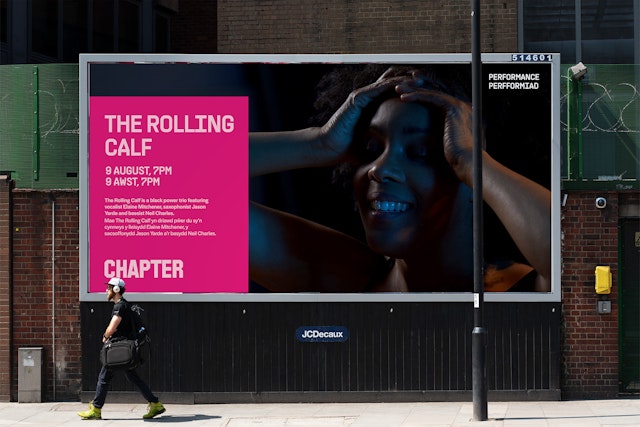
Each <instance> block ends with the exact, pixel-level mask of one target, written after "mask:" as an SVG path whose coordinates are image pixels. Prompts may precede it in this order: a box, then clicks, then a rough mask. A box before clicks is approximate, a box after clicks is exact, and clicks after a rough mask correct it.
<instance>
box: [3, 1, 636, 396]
mask: <svg viewBox="0 0 640 427" xmlns="http://www.w3.org/2000/svg"><path fill="white" fill-rule="evenodd" d="M530 3H534V2H524V1H522V0H519V1H516V0H508V1H501V2H495V1H485V2H482V8H481V19H482V28H481V31H482V41H481V47H482V51H483V52H542V51H544V52H560V53H561V54H562V63H563V64H565V65H566V66H567V67H568V66H571V65H574V64H576V63H578V62H582V63H584V64H586V66H587V68H588V71H587V74H586V76H585V77H584V78H583V79H582V80H579V81H573V80H571V78H570V77H569V76H568V75H567V76H563V82H562V86H563V100H562V105H563V115H562V118H561V122H562V139H563V163H562V165H561V169H562V170H561V175H562V198H563V200H562V208H561V211H562V224H561V228H562V274H561V276H562V278H561V282H562V283H561V289H562V303H561V304H556V303H549V304H546V303H545V304H536V305H516V306H514V307H506V306H495V307H492V308H490V309H489V314H488V322H489V330H490V333H491V330H492V329H493V330H494V331H496V332H499V334H498V333H496V335H494V338H491V339H490V350H489V351H490V353H491V354H492V356H491V362H492V363H493V365H491V366H494V367H500V368H495V369H494V368H492V369H491V370H490V371H489V372H488V374H489V386H490V395H489V396H490V398H521V397H522V396H524V395H529V396H533V397H534V398H550V399H555V398H560V397H563V398H577V397H583V398H596V397H599V398H602V397H614V396H617V395H619V394H624V393H635V392H638V391H640V371H639V369H638V368H637V366H640V360H639V358H640V342H638V339H637V337H636V336H637V332H638V331H637V328H638V326H637V325H638V324H639V323H638V319H637V318H636V317H634V316H636V314H637V313H639V312H640V310H639V308H640V307H639V305H640V297H639V295H640V294H639V292H638V289H640V278H639V273H638V272H639V271H640V263H639V258H638V248H639V247H640V243H638V236H639V235H640V228H639V227H640V196H639V188H640V186H639V184H638V175H639V174H640V162H639V161H638V159H639V157H640V155H639V154H640V136H639V135H640V120H639V119H638V117H639V113H638V111H639V109H638V97H637V88H638V85H639V84H640V80H639V79H638V75H640V73H639V72H638V68H637V66H634V65H633V64H638V63H640V48H639V46H640V36H639V34H640V27H639V24H638V22H640V19H637V18H638V17H639V16H640V15H639V13H640V11H639V6H637V5H635V4H631V2H626V1H619V2H615V4H614V5H611V2H607V7H606V8H605V7H603V2H601V1H593V2H586V1H576V2H575V3H574V2H571V3H570V4H566V5H558V4H557V2H553V1H545V2H535V4H530ZM105 16H109V17H111V18H112V19H106V20H105V19H104V17H105ZM469 16H470V11H469V4H468V2H467V1H450V2H426V3H425V2H421V1H417V0H406V1H388V2H352V1H339V0H334V1H321V2H314V3H313V4H307V3H305V2H296V1H289V0H281V1H273V2H241V1H211V2H200V1H187V0H164V1H151V0H114V1H109V2H97V1H91V0H86V1H85V0H75V1H72V0H58V1H55V0H50V1H45V0H30V1H24V2H23V1H19V0H0V64H2V65H0V88H1V90H0V93H2V94H8V95H9V96H7V95H4V97H3V99H2V100H0V117H2V119H1V120H0V123H1V124H2V125H1V129H0V147H1V148H2V149H1V150H0V152H1V153H2V154H1V155H0V176H2V177H3V178H2V179H1V180H0V289H2V291H3V292H2V293H1V294H2V295H3V297H2V299H0V319H2V321H0V343H2V346H3V348H6V349H10V351H5V352H3V353H2V355H0V367H1V369H0V372H2V375H0V399H2V400H16V398H17V387H18V384H17V382H18V381H17V364H18V363H19V360H17V359H18V349H19V348H22V347H34V346H36V347H42V348H43V349H44V355H45V356H44V362H45V363H44V369H43V372H44V381H43V385H44V398H45V399H47V400H62V399H78V398H83V399H84V398H86V397H87V396H89V395H90V394H91V390H92V387H94V386H95V378H96V374H97V368H98V367H97V366H96V364H95V363H93V362H92V361H94V360H96V359H97V350H98V348H97V347H96V346H95V343H96V342H98V339H97V337H99V336H100V335H101V333H102V328H103V323H102V322H103V321H104V318H105V316H106V315H108V310H109V308H110V307H109V306H108V305H107V304H106V303H102V304H100V303H82V304H81V303H80V302H79V301H78V293H79V291H78V286H79V273H78V269H79V254H78V246H79V239H80V238H79V231H78V223H79V222H78V221H79V216H78V205H79V199H78V187H79V182H78V154H77V153H78V151H77V146H78V145H77V144H78V133H77V132H78V124H79V123H78V122H79V117H78V114H77V112H78V109H77V102H78V99H77V94H78V87H77V85H78V81H77V65H75V66H74V65H73V63H75V62H77V54H78V53H81V52H83V53H84V52H94V53H101V52H158V53H162V52H174V53H290V54H297V53H300V54H307V53H338V54H340V53H365V54H366V53H460V52H469V50H470V47H471V31H470V18H469ZM105 22H107V23H108V24H109V25H105ZM54 35H55V36H54ZM18 64H22V65H18ZM36 64H42V65H40V66H38V65H36ZM629 87H632V88H635V89H636V91H635V92H634V91H633V90H631V92H625V91H622V90H621V89H620V88H622V89H624V88H629ZM34 88H36V89H37V90H35V91H34ZM616 89H617V91H616ZM34 93H35V94H36V95H38V96H35V97H34ZM603 95H608V96H609V99H613V100H615V102H614V101H611V102H608V103H605V102H603V99H605V97H604V96H603ZM616 97H617V98H616ZM625 97H626V98H625ZM36 100H37V101H36ZM36 102H37V104H34V103H36ZM571 103H576V104H575V106H576V107H575V108H569V104H571ZM34 105H37V108H36V110H38V111H39V114H38V115H37V119H36V118H34V114H33V111H34ZM578 105H579V106H580V107H581V110H580V108H578ZM34 126H35V127H34ZM34 129H36V132H34V131H33V130H34ZM34 134H35V136H34ZM34 148H37V153H38V155H37V156H34V154H33V153H34ZM599 197H603V198H605V199H606V206H604V207H597V206H596V204H595V200H596V199H597V198H599ZM597 265H605V266H608V267H610V269H611V271H612V276H613V289H612V292H611V294H609V295H608V296H606V297H603V296H601V295H597V294H596V293H595V291H594V281H595V277H594V268H595V267H596V266H597ZM605 298H606V300H607V301H609V302H610V303H611V310H610V312H605V313H601V312H598V310H597V307H598V303H599V302H601V301H604V300H605ZM149 308H150V312H153V313H161V314H162V315H161V316H158V317H157V318H156V320H153V321H152V322H153V324H152V325H150V326H152V328H151V329H152V330H154V329H155V330H167V329H168V330H173V331H174V332H175V333H174V334H173V335H174V336H179V335H180V334H181V333H182V335H183V338H184V339H180V340H177V341H172V342H171V344H172V345H173V346H174V347H175V348H176V349H175V351H172V352H170V353H169V354H168V355H162V354H159V353H158V352H156V354H155V356H154V357H155V358H154V359H152V360H151V361H150V363H149V364H148V365H147V368H145V372H144V373H145V374H146V375H148V376H149V377H150V378H154V381H157V382H156V383H152V387H153V388H154V390H158V391H159V392H160V393H165V394H166V396H171V397H172V398H173V399H175V400H180V399H184V400H187V401H196V402H199V401H232V400H234V399H235V400H237V401H243V400H247V399H256V398H258V399H262V400H263V401H277V400H294V401H299V400H305V399H306V400H317V401H322V400H341V399H342V400H344V399H355V398H357V399H363V398H364V399H372V400H376V399H389V398H395V399H424V398H428V399H450V398H452V396H458V398H468V396H469V394H468V391H469V390H470V387H471V384H470V368H469V361H470V359H469V351H470V348H469V347H468V337H467V335H468V332H469V328H468V325H469V322H470V320H469V319H470V314H471V313H470V311H469V310H467V309H466V308H460V307H457V306H455V304H453V305H452V304H445V305H443V306H439V307H437V308H436V307H433V306H428V307H426V306H420V305H419V304H418V305H415V304H399V305H398V304H396V305H394V306H393V307H391V306H390V305H389V304H371V303H362V304H355V305H351V306H348V307H347V306H335V305H330V304H323V303H318V304H301V305H297V306H292V305H291V304H287V303H274V304H262V303H248V304H241V303H195V304H173V305H171V306H169V305H167V304H163V303H152V304H150V307H149ZM391 308H393V310H392V311H390V309H391ZM512 310H515V311H512ZM455 311H460V312H462V313H463V315H462V316H460V319H459V323H450V322H447V323H448V324H447V327H446V328H445V327H444V325H443V324H442V320H438V319H442V317H438V316H444V317H445V318H447V317H446V316H448V315H450V313H451V312H455ZM281 313H288V315H287V316H284V317H282V316H279V314H281ZM309 313H313V314H314V316H315V317H312V318H309V317H308V316H309ZM389 313H395V314H389ZM448 313H449V314H448ZM518 313H520V315H521V314H522V313H525V314H526V316H523V317H527V318H528V319H529V322H527V321H524V320H523V323H522V324H519V325H518V327H517V328H516V329H515V330H514V331H513V332H512V333H511V334H509V333H507V332H505V330H504V329H503V328H501V326H500V325H502V324H504V323H505V322H504V319H510V318H513V316H517V315H518ZM175 318H178V319H185V322H184V324H185V325H186V327H182V328H179V329H177V328H173V329H172V326H171V325H172V323H171V319H175ZM356 318H362V319H369V320H371V319H374V321H373V322H371V321H370V322H365V323H366V324H361V322H362V321H361V320H357V319H356ZM264 319H268V321H267V322H264ZM312 320H313V321H318V322H349V324H350V325H354V326H352V327H353V328H355V329H357V330H362V331H363V333H362V335H360V336H354V337H353V339H352V343H351V344H350V345H349V346H348V347H346V348H331V347H328V346H318V347H314V348H309V347H299V346H297V344H296V343H294V342H290V341H288V340H289V337H287V336H286V334H287V332H277V333H274V332H270V331H273V330H277V331H289V330H290V329H291V328H294V327H295V326H296V325H300V324H304V322H305V321H307V322H308V321H312ZM203 325H206V326H203ZM255 325H259V327H257V326H255ZM367 327H370V328H372V329H371V330H375V333H370V332H371V330H368V329H366V328H367ZM185 330H186V331H190V332H188V333H183V331H185ZM367 331H368V332H367ZM525 332H526V333H525ZM169 336H171V334H169ZM211 336H212V337H215V339H214V340H211V339H203V338H202V337H211ZM167 339H169V338H167ZM173 339H175V338H173ZM158 342H159V343H160V342H162V339H158ZM506 342H509V344H505V343H506ZM418 343H425V344H422V345H423V346H424V345H426V347H427V348H429V349H431V353H429V352H428V351H427V352H425V350H424V348H423V347H421V345H418ZM420 348H423V349H422V350H419V349H420ZM358 349H360V351H361V352H362V351H366V352H367V354H368V355H365V354H363V353H357V351H358ZM373 350H375V351H373ZM202 354H206V355H209V357H208V358H203V357H201V355H202ZM527 354H532V355H536V356H535V357H533V358H527V357H526V355H527ZM345 366H350V367H352V368H351V370H350V371H344V369H345ZM161 367H162V369H161ZM167 367H168V368H170V369H168V370H169V371H170V372H171V374H170V375H167V374H166V373H165V372H164V371H166V370H167ZM445 373H446V374H445ZM156 378H162V379H157V380H156ZM114 389H117V390H125V391H131V388H130V386H128V385H127V384H125V383H124V382H123V383H116V384H115V385H114ZM83 392H85V393H84V394H83ZM345 392H350V393H345ZM345 395H347V396H351V397H345ZM354 395H355V396H357V397H353V396H354ZM125 396H126V394H125ZM185 396H188V397H185ZM247 396H251V397H247ZM425 396H427V397H425ZM164 400H167V399H164Z"/></svg>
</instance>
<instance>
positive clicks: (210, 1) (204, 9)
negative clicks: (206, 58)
mask: <svg viewBox="0 0 640 427" xmlns="http://www.w3.org/2000/svg"><path fill="white" fill-rule="evenodd" d="M216 3H217V1H215V0H206V1H193V0H191V1H180V2H179V3H178V13H176V14H172V16H171V46H170V48H171V49H170V52H172V53H217V51H216V45H217V43H218V42H217V36H218V34H217V11H218V9H217V7H216Z"/></svg>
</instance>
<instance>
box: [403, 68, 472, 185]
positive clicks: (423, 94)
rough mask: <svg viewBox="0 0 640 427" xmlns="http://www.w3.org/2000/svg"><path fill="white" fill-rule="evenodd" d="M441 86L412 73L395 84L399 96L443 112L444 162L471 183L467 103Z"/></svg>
mask: <svg viewBox="0 0 640 427" xmlns="http://www.w3.org/2000/svg"><path fill="white" fill-rule="evenodd" d="M443 88H444V87H443V86H442V85H441V84H439V83H437V82H434V81H431V80H430V79H428V78H426V77H424V76H421V75H420V74H418V73H414V75H413V79H412V80H409V81H405V82H402V83H400V84H398V85H397V86H396V88H395V89H396V91H397V92H398V93H399V94H400V99H402V100H403V101H406V102H420V103H424V104H429V105H432V106H435V107H436V108H439V109H440V110H441V111H442V112H443V114H444V135H443V148H444V155H445V158H446V159H447V162H448V163H449V165H450V166H451V168H452V169H453V171H454V173H455V174H456V176H457V177H458V179H460V180H461V181H462V182H464V183H466V184H468V185H469V186H471V180H472V156H473V137H472V120H471V104H469V103H468V102H466V101H464V100H461V99H459V98H456V97H454V96H452V95H450V94H448V93H446V92H443V91H442V89H443Z"/></svg>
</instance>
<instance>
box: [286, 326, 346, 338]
mask: <svg viewBox="0 0 640 427" xmlns="http://www.w3.org/2000/svg"><path fill="white" fill-rule="evenodd" d="M296 339H297V340H298V341H301V342H344V341H346V340H348V339H349V330H348V329H347V328H346V327H344V326H300V327H299V328H298V329H296Z"/></svg>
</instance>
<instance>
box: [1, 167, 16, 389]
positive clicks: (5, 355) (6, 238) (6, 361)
mask: <svg viewBox="0 0 640 427" xmlns="http://www.w3.org/2000/svg"><path fill="white" fill-rule="evenodd" d="M11 184H12V182H11V181H10V180H9V179H8V177H7V176H5V175H2V176H0V348H2V349H8V348H9V347H10V346H11V318H12V308H11V188H12V185H11ZM11 355H12V352H10V351H6V350H5V351H1V352H0V402H8V401H9V400H10V397H11V387H10V384H11V382H10V379H11V369H12V367H13V363H12V360H13V359H12V357H11Z"/></svg>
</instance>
